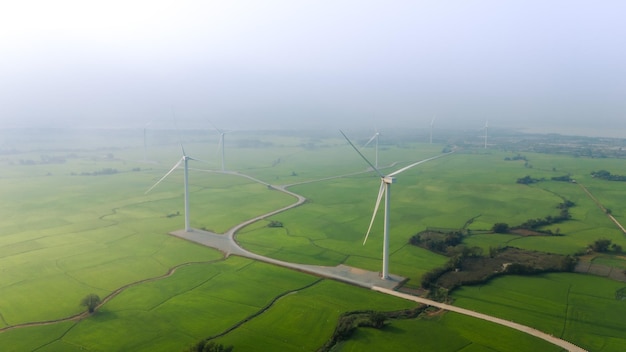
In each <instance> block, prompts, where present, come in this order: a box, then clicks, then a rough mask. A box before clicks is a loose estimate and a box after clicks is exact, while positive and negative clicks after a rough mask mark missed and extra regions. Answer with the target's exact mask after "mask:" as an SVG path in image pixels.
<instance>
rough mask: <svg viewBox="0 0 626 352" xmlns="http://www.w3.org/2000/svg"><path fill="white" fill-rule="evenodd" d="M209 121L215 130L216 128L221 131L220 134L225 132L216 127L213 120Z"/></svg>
mask: <svg viewBox="0 0 626 352" xmlns="http://www.w3.org/2000/svg"><path fill="white" fill-rule="evenodd" d="M209 123H210V124H211V126H212V127H213V129H214V130H216V131H217V132H219V133H220V134H223V133H224V131H222V130H220V129H219V128H217V127H215V125H214V124H213V122H211V121H209Z"/></svg>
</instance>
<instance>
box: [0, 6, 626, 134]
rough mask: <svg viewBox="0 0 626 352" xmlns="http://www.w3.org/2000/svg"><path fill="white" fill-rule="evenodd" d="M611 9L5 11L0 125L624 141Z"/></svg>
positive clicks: (618, 34)
mask: <svg viewBox="0 0 626 352" xmlns="http://www.w3.org/2000/svg"><path fill="white" fill-rule="evenodd" d="M625 12H626V4H625V3H624V2H622V1H616V0H615V1H611V0H609V1H602V2H591V1H565V0H557V1H539V0H531V1H527V0H525V1H521V0H515V1H495V0H478V1H450V0H446V1H404V0H401V1H394V2H391V3H390V2H381V1H367V0H366V1H363V0H359V1H356V0H354V1H353V0H348V1H287V0H285V1H280V0H265V1H254V0H232V1H191V0H183V1H160V0H156V1H131V2H129V1H120V0H112V1H106V2H91V1H87V2H85V1H78V0H58V1H52V2H50V1H43V0H30V1H14V2H10V1H5V2H3V4H2V5H0V99H1V100H0V127H5V128H6V127H32V126H45V127H59V126H60V127H65V126H73V127H131V128H143V126H145V125H146V124H147V123H148V122H149V121H157V123H155V125H157V126H158V125H159V123H160V124H161V125H167V124H170V123H171V121H172V110H174V111H175V113H176V116H177V119H178V121H179V124H180V125H182V126H184V127H186V128H209V125H208V121H213V122H214V123H216V124H219V125H220V126H222V127H224V128H237V129H243V128H298V127H302V128H308V127H316V128H319V127H324V128H345V127H346V126H354V125H355V124H360V125H365V126H371V127H372V128H373V127H374V126H377V127H378V128H379V129H382V128H403V127H407V126H410V127H413V128H427V127H428V126H429V124H430V122H431V120H432V119H433V118H435V126H436V127H437V128H449V127H464V128H476V130H480V129H481V128H482V127H483V126H484V124H485V121H486V120H488V121H489V126H490V128H520V129H524V130H527V131H533V132H537V131H540V132H559V133H565V134H591V135H606V136H614V137H624V136H626V118H625V117H626V99H624V97H625V96H626V64H625V62H626V47H624V45H623V43H622V42H621V41H622V38H624V37H626V24H625V23H624V21H623V14H624V13H625Z"/></svg>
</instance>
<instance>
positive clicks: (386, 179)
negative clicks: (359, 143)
mask: <svg viewBox="0 0 626 352" xmlns="http://www.w3.org/2000/svg"><path fill="white" fill-rule="evenodd" d="M339 132H341V134H342V135H343V136H344V138H345V139H346V140H347V141H348V143H350V145H351V146H352V148H354V150H355V151H356V152H357V153H358V154H359V155H360V156H361V158H363V160H365V162H366V163H368V164H369V166H371V167H372V169H374V171H375V172H376V173H377V174H378V175H379V176H380V189H379V190H378V198H377V199H376V205H375V206H374V213H373V214H372V220H371V221H370V225H369V228H368V229H367V233H366V234H365V240H364V241H363V245H365V242H367V238H368V236H369V234H370V231H371V230H372V225H373V224H374V219H376V213H377V212H378V207H379V206H380V200H381V199H382V197H383V194H384V195H385V218H384V232H383V271H382V274H381V277H382V278H383V279H385V280H387V279H389V209H390V208H391V184H392V183H395V182H396V178H395V177H394V176H395V175H397V174H399V173H401V172H404V171H406V170H408V169H410V168H412V167H414V166H417V165H419V164H422V163H425V162H427V161H430V160H433V159H437V158H440V157H442V156H445V155H448V154H450V153H446V154H440V155H437V156H434V157H432V158H428V159H424V160H421V161H418V162H415V163H413V164H411V165H408V166H405V167H403V168H401V169H399V170H396V171H394V172H392V173H390V174H389V175H386V176H385V175H383V174H382V173H381V172H380V170H378V168H376V167H374V165H372V163H371V162H370V161H369V160H367V158H366V157H365V156H364V155H363V154H362V153H361V152H360V151H359V149H358V148H357V147H356V146H354V144H353V143H352V142H351V141H350V139H349V138H348V136H346V134H345V133H343V131H339Z"/></svg>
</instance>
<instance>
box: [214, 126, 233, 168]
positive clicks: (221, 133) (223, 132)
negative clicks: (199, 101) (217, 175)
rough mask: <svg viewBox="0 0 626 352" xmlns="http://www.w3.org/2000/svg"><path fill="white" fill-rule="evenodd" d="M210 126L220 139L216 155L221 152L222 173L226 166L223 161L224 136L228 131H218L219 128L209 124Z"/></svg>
mask: <svg viewBox="0 0 626 352" xmlns="http://www.w3.org/2000/svg"><path fill="white" fill-rule="evenodd" d="M211 126H213V128H214V129H215V130H216V131H217V132H218V133H219V134H220V139H219V141H218V142H217V151H218V153H219V152H220V150H221V152H222V171H226V166H225V161H224V154H225V152H224V136H225V135H226V133H228V132H230V131H225V130H220V129H219V128H217V127H215V125H213V124H212V123H211Z"/></svg>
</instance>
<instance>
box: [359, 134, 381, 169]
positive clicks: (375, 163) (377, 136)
mask: <svg viewBox="0 0 626 352" xmlns="http://www.w3.org/2000/svg"><path fill="white" fill-rule="evenodd" d="M375 131H376V133H374V135H373V136H372V138H370V139H369V141H367V143H365V144H363V147H362V148H365V147H367V146H368V145H369V144H370V143H372V141H374V140H375V141H376V144H375V148H376V159H375V162H374V166H376V167H378V138H379V137H380V133H378V129H375Z"/></svg>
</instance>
